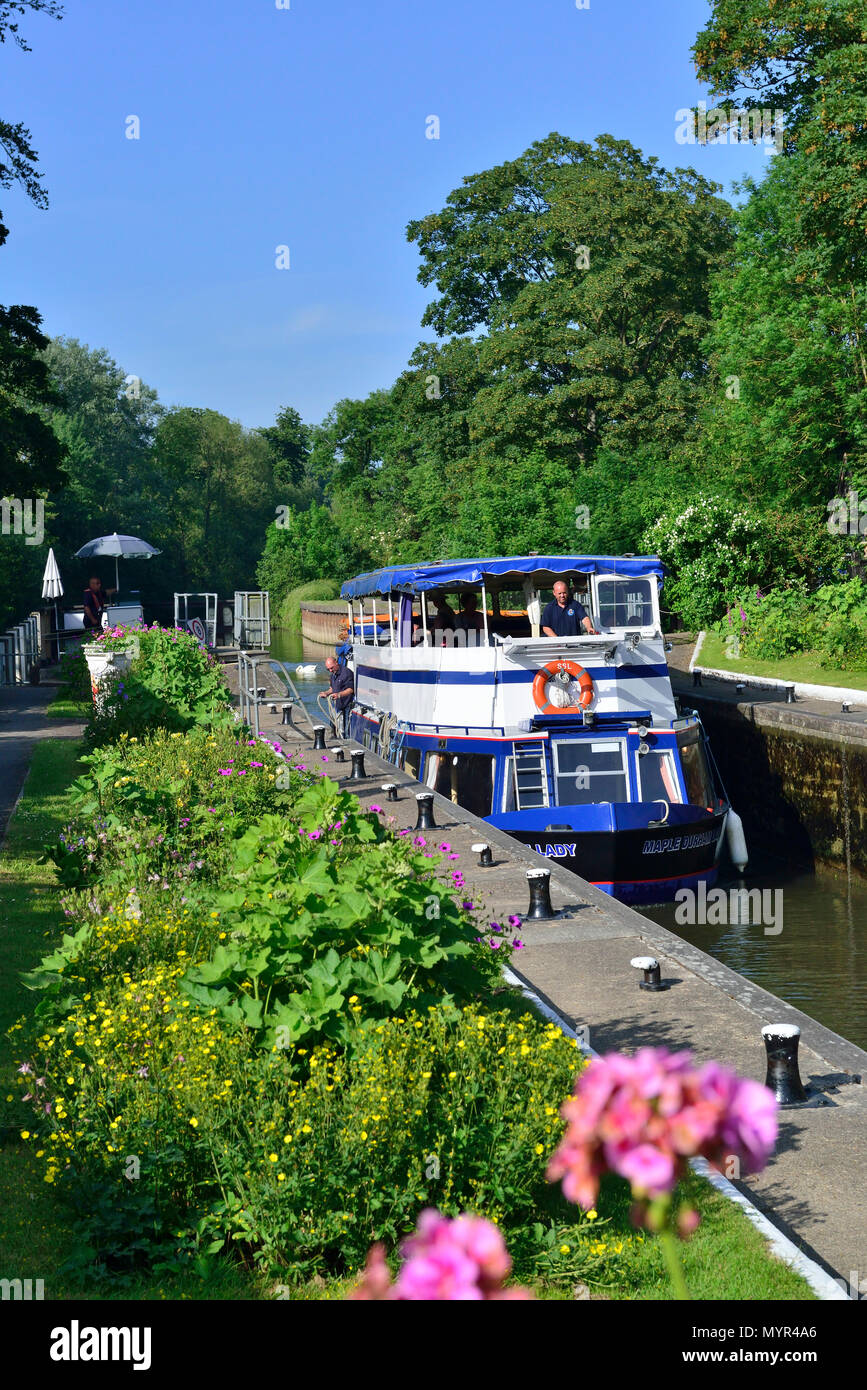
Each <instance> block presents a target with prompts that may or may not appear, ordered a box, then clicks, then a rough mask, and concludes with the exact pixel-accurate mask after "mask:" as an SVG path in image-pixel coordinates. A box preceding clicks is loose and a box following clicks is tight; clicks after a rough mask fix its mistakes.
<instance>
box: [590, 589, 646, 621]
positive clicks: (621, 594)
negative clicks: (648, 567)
mask: <svg viewBox="0 0 867 1390" xmlns="http://www.w3.org/2000/svg"><path fill="white" fill-rule="evenodd" d="M653 583H655V580H651V579H597V581H596V592H597V595H598V602H599V622H600V624H601V626H602V627H652V625H653V593H652V589H651V584H653Z"/></svg>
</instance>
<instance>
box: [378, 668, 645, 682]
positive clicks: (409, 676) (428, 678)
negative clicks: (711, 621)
mask: <svg viewBox="0 0 867 1390" xmlns="http://www.w3.org/2000/svg"><path fill="white" fill-rule="evenodd" d="M585 670H586V671H587V673H588V675H590V676H591V677H592V679H593V680H594V681H595V682H597V683H598V682H599V681H606V680H608V681H610V680H616V681H628V680H648V679H652V678H653V677H663V676H665V677H667V676H668V667H667V666H666V665H664V664H663V665H660V666H614V667H609V666H602V667H594V666H587V667H585ZM355 672H356V675H357V676H367V678H368V679H369V680H379V681H385V682H386V683H388V684H391V685H529V684H530V683H531V682H532V680H533V678H534V676H535V675H536V672H535V671H497V672H494V671H478V672H476V671H388V670H385V669H384V668H382V669H380V667H378V666H356V668H355Z"/></svg>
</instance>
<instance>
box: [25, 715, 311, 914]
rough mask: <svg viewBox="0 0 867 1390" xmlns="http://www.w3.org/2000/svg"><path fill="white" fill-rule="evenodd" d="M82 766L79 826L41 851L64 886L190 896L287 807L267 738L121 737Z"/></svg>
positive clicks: (195, 733) (221, 732)
mask: <svg viewBox="0 0 867 1390" xmlns="http://www.w3.org/2000/svg"><path fill="white" fill-rule="evenodd" d="M83 761H84V762H85V763H86V764H88V771H87V772H86V773H85V774H84V775H83V776H82V777H80V778H79V779H78V780H77V781H76V782H75V783H74V784H73V786H74V789H75V793H76V795H75V803H74V805H75V810H76V819H75V820H74V821H73V822H71V823H70V824H69V825H67V826H65V827H64V829H63V831H62V833H61V835H60V838H59V840H58V841H57V843H56V844H54V845H51V846H49V847H48V848H47V854H48V856H49V857H50V858H51V859H52V860H53V861H54V863H55V865H56V866H57V870H58V875H59V877H60V881H61V883H62V884H63V885H64V886H65V887H67V888H77V889H82V888H87V887H94V886H101V887H105V888H114V887H124V888H137V889H143V888H145V887H146V886H147V885H148V884H155V885H158V886H160V887H161V888H162V890H163V891H167V890H169V888H172V889H174V888H178V887H180V888H184V889H186V888H187V887H189V885H190V884H191V883H192V882H193V881H194V880H195V881H197V882H202V883H206V882H210V883H214V882H216V881H217V880H218V879H219V878H221V877H222V875H223V874H224V872H225V854H226V848H225V847H226V844H227V842H228V841H229V840H230V839H231V838H232V837H233V836H234V835H237V834H239V833H242V832H243V830H244V829H246V827H247V826H249V825H250V824H251V823H252V822H253V821H255V820H257V819H258V818H259V817H260V816H261V815H263V814H264V813H265V811H266V810H274V809H276V808H278V807H283V806H284V805H285V806H288V804H289V801H290V799H291V794H292V790H291V789H292V787H293V786H294V785H295V784H296V783H301V782H306V780H307V779H306V778H305V777H304V775H303V774H302V773H300V772H298V773H294V774H291V775H290V776H289V778H288V781H287V780H286V778H285V777H283V779H282V780H284V781H286V785H285V787H283V788H282V789H278V788H277V787H276V786H275V783H276V782H277V780H278V778H281V774H282V773H284V772H285V769H286V764H285V762H284V761H283V760H282V759H280V758H278V757H277V756H276V754H275V752H274V749H273V748H272V747H271V745H270V744H268V743H267V742H266V741H265V740H264V739H258V740H257V739H245V738H243V737H240V738H239V733H238V728H237V726H235V729H234V730H232V729H228V728H217V729H215V730H214V731H213V732H211V731H210V730H208V729H207V728H204V727H196V728H194V729H193V730H192V731H191V732H190V733H189V734H187V735H186V736H185V735H182V734H180V733H174V734H169V733H167V732H166V731H165V730H157V732H156V733H152V734H149V735H147V736H146V737H144V738H142V739H141V740H139V739H137V738H135V737H133V738H128V737H127V736H126V735H125V734H124V735H122V736H121V738H120V739H119V740H118V742H117V743H115V744H110V745H107V746H106V747H103V748H100V749H98V750H97V751H95V752H94V753H91V754H90V755H89V756H86V757H85V758H84V759H83Z"/></svg>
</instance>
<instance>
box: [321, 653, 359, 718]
mask: <svg viewBox="0 0 867 1390" xmlns="http://www.w3.org/2000/svg"><path fill="white" fill-rule="evenodd" d="M325 669H326V671H327V672H328V683H329V686H330V689H329V690H323V692H322V693H323V695H328V697H329V699H330V700H333V702H334V713H335V715H336V717H337V726H338V728H339V730H340V737H341V738H346V737H347V736H348V734H349V729H348V723H349V717H348V716H349V709H350V706H351V704H352V696H353V694H354V693H355V680H354V678H353V675H352V672H351V671H350V669H349V667H348V666H339V665H338V664H337V662H336V661H335V660H334V657H333V656H329V657H327V658H326V661H325Z"/></svg>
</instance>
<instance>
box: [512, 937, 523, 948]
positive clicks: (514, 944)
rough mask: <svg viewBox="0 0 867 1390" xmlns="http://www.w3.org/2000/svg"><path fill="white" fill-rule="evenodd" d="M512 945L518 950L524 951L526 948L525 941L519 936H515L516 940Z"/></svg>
mask: <svg viewBox="0 0 867 1390" xmlns="http://www.w3.org/2000/svg"><path fill="white" fill-rule="evenodd" d="M512 945H513V946H514V948H515V950H516V951H523V949H524V943H523V941H520V940H519V939H518V937H515V940H514V941H513V942H512Z"/></svg>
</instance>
